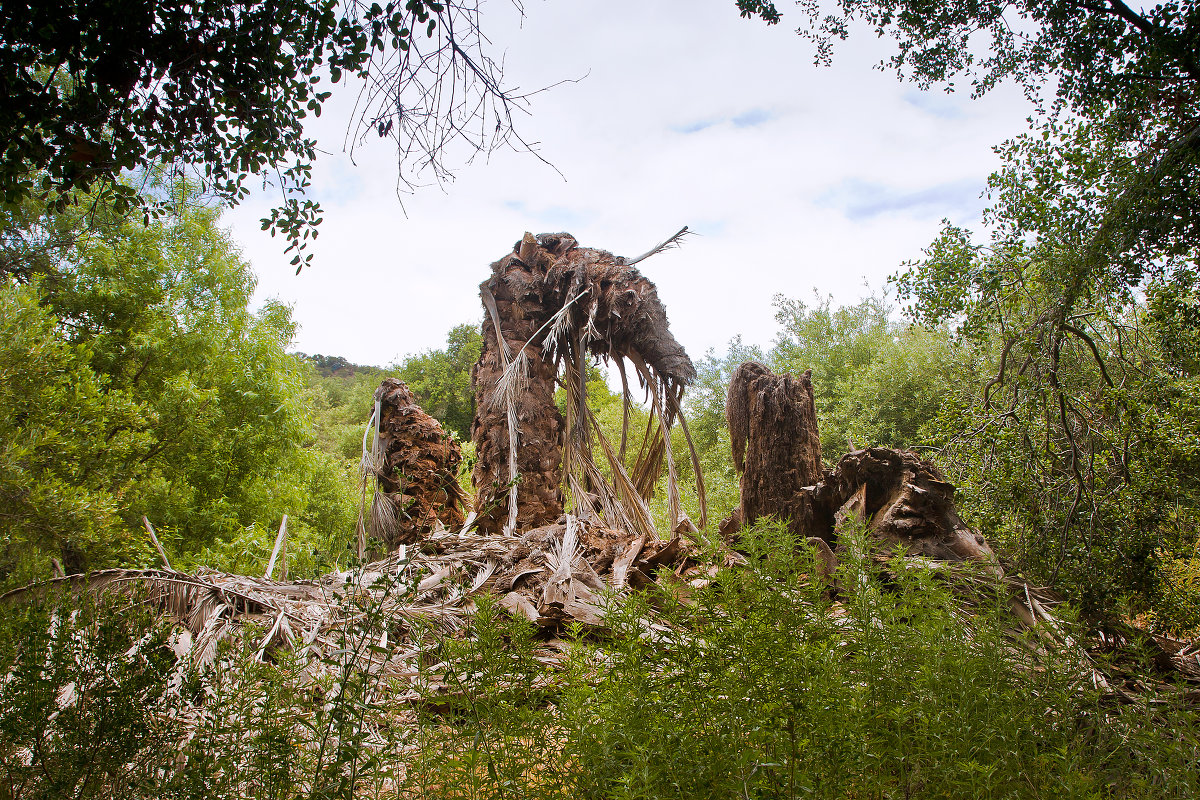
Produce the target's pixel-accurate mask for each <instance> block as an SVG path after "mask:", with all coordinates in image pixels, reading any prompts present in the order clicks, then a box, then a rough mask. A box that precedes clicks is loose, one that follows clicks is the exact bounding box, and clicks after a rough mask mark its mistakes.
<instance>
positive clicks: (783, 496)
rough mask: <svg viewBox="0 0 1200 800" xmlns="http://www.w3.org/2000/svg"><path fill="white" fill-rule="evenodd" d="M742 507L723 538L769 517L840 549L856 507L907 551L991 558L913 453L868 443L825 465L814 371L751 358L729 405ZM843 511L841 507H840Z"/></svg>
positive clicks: (945, 485) (738, 373)
mask: <svg viewBox="0 0 1200 800" xmlns="http://www.w3.org/2000/svg"><path fill="white" fill-rule="evenodd" d="M726 418H727V420H728V422H729V433H730V440H731V443H732V449H733V458H734V464H735V465H736V467H737V469H738V470H739V471H740V472H741V473H742V476H741V503H740V505H739V507H738V509H737V510H736V511H735V512H734V514H733V516H732V517H730V518H729V519H727V520H725V521H724V522H723V523H722V524H721V532H722V533H723V534H725V535H732V534H734V533H736V532H737V531H738V530H739V529H740V528H741V526H742V525H743V524H750V523H752V522H754V521H755V520H757V519H759V518H761V517H766V516H773V517H775V518H777V519H780V520H783V521H785V522H786V523H787V525H788V527H789V529H790V530H791V531H792V532H793V533H795V534H796V535H797V536H800V537H806V538H810V537H815V538H816V539H820V540H823V541H824V542H825V543H827V544H829V545H830V546H833V547H836V546H837V538H838V536H837V527H838V524H839V520H838V514H839V512H842V514H843V515H845V514H846V513H847V511H852V512H853V513H854V514H855V515H856V516H858V517H860V518H861V519H863V520H864V521H865V522H866V524H867V528H868V531H869V532H870V534H871V535H872V536H873V537H874V538H876V539H879V540H882V541H884V542H887V543H889V544H892V545H895V546H899V547H901V548H903V549H904V551H905V552H906V553H908V554H910V555H920V556H926V557H928V558H934V559H939V560H945V561H968V560H969V561H987V562H992V563H994V562H995V561H996V557H995V554H994V553H993V552H992V549H991V548H990V547H988V545H987V543H986V542H985V541H984V539H983V537H982V536H980V535H979V534H977V533H975V532H974V531H972V530H971V529H970V528H969V527H968V526H967V524H966V523H965V522H963V520H962V518H961V517H960V516H959V515H958V511H957V509H956V508H955V505H954V486H953V485H952V484H950V483H949V482H947V481H946V478H945V476H944V475H942V473H941V472H940V471H939V470H938V468H937V467H936V466H934V465H933V464H932V463H930V462H928V461H925V460H923V459H921V458H920V457H919V456H918V455H917V454H915V453H913V452H911V451H900V450H890V449H887V448H882V447H870V448H866V449H863V450H856V451H854V452H853V453H848V454H847V455H845V456H843V457H842V459H841V460H840V461H838V463H837V465H836V466H835V467H834V468H833V469H832V470H828V471H825V470H822V468H821V446H820V441H819V439H818V436H817V416H816V406H815V404H814V401H813V388H812V381H811V373H809V372H806V373H804V375H802V376H801V377H800V378H793V377H792V376H790V375H775V374H773V373H772V372H771V371H770V370H768V369H767V368H766V367H765V366H763V365H762V364H759V363H757V362H753V361H751V362H746V363H745V364H742V365H741V366H740V367H738V368H737V370H735V372H734V374H733V380H732V381H731V383H730V387H729V397H728V402H727V405H726ZM844 507H845V509H844Z"/></svg>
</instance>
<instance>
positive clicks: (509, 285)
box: [472, 229, 706, 538]
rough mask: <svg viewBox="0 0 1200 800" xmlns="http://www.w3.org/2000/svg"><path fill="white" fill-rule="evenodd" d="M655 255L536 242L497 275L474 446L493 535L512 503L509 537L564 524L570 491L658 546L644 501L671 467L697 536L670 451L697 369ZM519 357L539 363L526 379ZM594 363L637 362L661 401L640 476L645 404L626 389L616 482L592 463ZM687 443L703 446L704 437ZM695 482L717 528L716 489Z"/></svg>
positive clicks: (671, 242)
mask: <svg viewBox="0 0 1200 800" xmlns="http://www.w3.org/2000/svg"><path fill="white" fill-rule="evenodd" d="M684 233H686V229H684V230H683V231H680V232H679V233H677V234H676V235H675V236H672V237H671V238H669V239H668V240H667V241H665V242H663V243H662V244H661V245H659V246H658V247H656V248H655V249H654V250H652V251H651V253H649V254H647V256H648V255H651V254H653V253H654V252H660V251H661V250H663V249H666V248H668V247H672V246H675V245H676V244H677V243H678V241H679V240H680V238H681V237H682V236H683V234H684ZM645 257H646V256H642V257H640V258H638V259H633V260H630V259H621V258H617V257H616V256H613V255H612V254H611V253H607V252H604V251H602V250H593V249H588V248H581V247H578V246H577V244H576V241H575V238H574V237H572V236H570V235H569V234H561V233H559V234H543V235H541V236H538V237H534V236H532V235H530V234H526V235H525V236H524V237H522V239H521V241H519V242H518V243H517V244H516V245H515V246H514V248H513V252H512V253H510V254H509V255H508V256H506V257H504V258H502V259H501V260H499V261H497V262H496V263H495V264H493V265H492V277H491V279H490V280H488V281H487V282H486V283H485V284H484V285H483V287H482V295H483V299H484V306H485V307H486V309H487V312H488V316H489V318H490V322H491V324H490V325H487V324H485V326H484V345H483V351H482V353H481V355H480V360H479V362H478V364H477V365H476V368H475V372H474V387H475V392H476V421H475V426H474V430H473V437H472V438H473V440H474V441H475V444H476V452H477V454H478V459H479V460H478V463H477V467H476V474H475V478H476V480H475V485H476V489H477V493H478V498H477V502H476V510H477V511H479V513H480V517H481V525H482V526H483V527H484V529H485V530H486V529H492V530H495V529H498V527H499V526H500V524H501V523H500V510H501V509H503V508H505V507H507V510H508V516H507V520H506V521H505V522H504V527H505V529H506V530H508V531H509V532H514V531H516V530H519V529H522V528H529V527H537V526H538V525H542V524H546V523H549V522H552V521H553V520H555V519H557V517H558V516H559V514H561V513H562V509H563V501H564V496H563V488H564V487H565V489H566V491H567V492H569V493H570V495H571V499H572V503H573V505H574V508H575V511H576V513H577V514H580V515H587V514H593V513H599V514H602V515H603V516H604V518H605V519H607V520H609V521H610V523H612V524H621V525H630V526H631V527H630V528H629V529H630V530H637V531H641V532H643V533H644V534H645V535H646V536H648V537H651V538H654V537H655V533H654V529H653V524H652V521H651V520H650V516H649V513H648V511H645V508H646V503H645V501H646V500H647V499H648V498H649V497H650V496H651V495H652V493H653V490H654V485H655V483H656V482H657V480H658V478H659V476H660V475H661V474H662V471H663V467H664V464H665V465H666V472H667V481H668V489H667V492H668V497H669V499H670V506H671V516H672V525H673V527H675V528H677V529H679V530H686V531H689V532H694V531H695V530H696V528H695V525H693V524H692V523H691V521H690V520H688V519H687V517H686V515H685V514H684V513H683V510H682V504H681V501H680V493H679V488H678V474H677V469H676V465H675V463H674V460H673V455H672V454H671V452H670V433H671V429H672V425H673V423H674V422H675V420H676V419H677V417H678V415H679V413H680V400H681V398H682V393H683V389H684V387H685V386H686V385H687V384H688V383H690V382H691V381H692V380H693V379H694V378H695V374H696V373H695V368H694V366H693V365H692V362H691V359H689V358H688V356H687V353H686V352H684V350H683V348H682V347H681V346H680V345H679V343H678V342H677V341H676V340H675V338H674V337H673V336H672V335H671V332H670V329H669V327H668V324H667V315H666V310H665V309H664V308H663V305H662V303H661V302H660V301H659V299H658V295H657V291H656V290H655V287H654V284H653V283H651V282H650V281H648V280H646V278H645V277H644V276H642V275H641V273H639V272H638V271H637V270H636V269H634V268H633V266H632V264H633V263H635V262H636V261H640V260H642V258H645ZM585 298H586V304H585V303H584V302H583V301H584V299H585ZM511 352H517V353H518V355H517V358H518V359H520V358H521V357H522V355H523V354H525V355H526V357H527V359H528V364H527V365H521V366H520V367H519V369H520V370H521V372H520V373H518V372H517V369H518V368H517V367H514V366H513V364H512V363H510V361H511V359H510V358H509V357H508V356H506V353H511ZM593 358H603V359H605V360H607V361H616V362H617V365H618V369H619V370H620V372H621V374H622V378H623V379H624V375H625V372H624V361H625V360H629V362H630V363H631V364H633V365H634V369H635V372H636V374H637V375H638V378H639V380H640V381H641V384H642V386H643V388H645V389H646V392H647V398H648V399H649V400H651V407H650V423H649V426H648V429H647V435H646V437H644V440H643V444H642V447H641V450H640V452H639V454H638V456H637V458H636V459H635V460H634V463H633V465H632V466H627V465H626V463H625V447H626V442H627V440H628V420H629V405H630V404H632V398H631V397H630V394H629V391H628V386H627V385H626V390H625V391H624V392H623V402H624V403H625V404H626V405H625V409H624V414H623V419H624V422H623V431H622V436H621V443H620V446H619V448H617V449H615V450H614V448H612V447H611V444H610V443H608V442H602V443H601V448H602V450H603V452H604V458H603V463H604V465H605V470H606V471H607V474H606V471H605V470H601V469H599V468H598V467H597V465H596V461H595V457H594V453H593V448H594V446H595V445H596V444H597V443H598V442H599V440H601V439H604V434H603V432H602V431H601V430H600V429H599V426H597V425H595V424H594V421H593V420H590V418H589V414H588V412H587V386H586V383H587V368H588V364H589V363H590V362H591V361H592V359H593ZM517 374H527V375H528V381H527V382H526V381H516V380H515V377H514V376H515V375H517ZM556 380H557V381H558V382H559V383H561V385H562V386H563V387H564V388H565V390H566V395H567V403H566V413H565V416H564V414H562V413H560V412H559V411H558V409H557V408H556V407H555V406H554V402H553V388H554V383H555V381H556ZM502 410H503V411H502ZM685 438H686V439H687V440H688V444H689V447H691V441H690V439H691V437H690V436H686V437H685ZM514 450H515V451H516V453H515V455H514ZM691 450H692V456H693V458H692V460H693V464H694V465H697V466H698V459H697V458H696V456H695V451H694V447H691ZM695 472H696V477H697V493H698V496H699V497H700V502H701V509H702V510H701V517H702V521H701V524H704V521H705V517H706V512H705V510H704V505H705V503H704V490H703V479H702V477H701V475H700V471H699V469H696V471H695ZM631 476H632V477H631ZM631 489H632V491H631ZM518 491H519V492H520V500H519V501H518V500H517V499H516V498H517V492H518ZM631 495H633V496H638V497H639V499H638V500H637V501H634V500H633V498H632V496H631ZM505 501H507V502H505Z"/></svg>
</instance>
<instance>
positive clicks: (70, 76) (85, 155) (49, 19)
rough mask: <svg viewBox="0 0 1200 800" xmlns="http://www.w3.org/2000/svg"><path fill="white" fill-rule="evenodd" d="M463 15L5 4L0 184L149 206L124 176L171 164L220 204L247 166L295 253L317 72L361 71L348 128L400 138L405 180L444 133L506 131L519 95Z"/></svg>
mask: <svg viewBox="0 0 1200 800" xmlns="http://www.w3.org/2000/svg"><path fill="white" fill-rule="evenodd" d="M477 13H478V9H477V7H475V6H473V5H471V4H469V3H459V2H455V0H447V2H438V0H406V1H405V2H402V3H401V2H389V3H386V4H380V3H374V2H372V3H369V4H368V3H365V2H361V1H360V0H355V1H354V2H350V3H338V2H335V1H334V0H317V2H308V0H282V2H261V1H260V0H246V1H245V2H236V3H227V2H221V1H219V0H217V1H212V0H205V1H204V2H200V3H184V2H178V1H177V0H134V1H133V2H123V1H121V2H118V0H99V2H82V1H81V0H70V1H68V2H64V3H32V4H26V3H5V4H4V5H3V7H2V10H0V45H2V46H0V95H3V96H4V97H5V103H4V104H3V108H0V140H2V141H3V142H4V144H3V164H2V165H0V198H3V199H4V200H5V201H6V202H15V201H19V200H21V199H23V198H28V197H33V196H37V197H40V198H43V199H45V200H47V201H49V202H53V203H56V204H57V205H58V206H59V207H62V206H63V205H64V204H66V203H68V202H70V201H71V199H72V197H73V194H72V192H73V191H74V190H76V189H78V190H82V191H85V192H86V191H89V190H93V189H95V190H100V191H102V192H104V193H107V194H108V195H110V196H111V198H112V200H113V201H114V202H115V203H116V205H117V209H118V210H119V211H120V210H124V209H127V208H130V207H134V206H140V207H142V208H143V210H145V211H146V212H147V213H150V212H154V213H161V212H162V211H163V209H162V206H161V204H159V203H155V202H153V197H151V196H149V195H147V194H145V193H143V192H140V191H139V189H138V187H137V186H135V185H133V184H131V183H129V182H127V181H122V180H121V179H120V178H121V176H122V175H123V174H128V173H129V172H130V171H132V170H138V169H142V168H150V167H154V166H155V165H160V164H172V165H175V166H176V167H177V168H179V169H183V170H187V171H188V172H189V173H190V177H191V178H192V179H193V180H198V181H200V182H201V184H202V185H203V187H204V189H205V190H206V191H207V192H209V193H211V194H212V195H213V196H215V197H216V198H218V199H220V200H222V201H225V202H237V201H238V200H240V199H242V198H243V197H245V196H246V194H248V192H249V190H250V186H249V183H250V180H251V179H252V178H261V179H263V180H264V181H271V182H274V183H275V184H277V188H278V190H279V191H280V192H281V198H282V201H281V204H280V205H279V207H277V208H276V209H274V210H273V211H272V212H271V216H270V217H268V218H267V219H265V220H264V221H263V223H264V224H263V227H264V228H271V229H272V233H274V232H275V231H279V232H281V233H283V234H285V235H286V236H287V237H288V239H289V242H290V245H289V248H288V249H289V250H295V251H296V253H295V256H294V258H293V264H295V265H297V267H298V268H299V267H301V266H303V265H304V264H306V263H308V261H309V259H310V255H304V254H302V253H301V252H300V251H302V250H303V249H304V247H305V243H306V240H307V239H308V238H309V234H315V227H314V226H315V225H316V224H318V223H319V222H320V219H321V218H320V213H321V212H320V207H319V205H318V204H316V203H315V202H314V201H312V200H311V199H308V198H306V197H305V189H306V187H307V186H308V183H309V177H310V174H311V168H312V161H313V159H314V158H315V156H316V143H315V142H314V140H313V139H312V138H311V137H310V136H308V135H306V134H305V132H304V129H303V123H304V120H305V118H306V117H307V116H308V115H309V114H315V115H320V113H321V110H322V107H323V105H324V103H325V101H326V100H327V99H328V98H329V96H330V93H331V90H329V89H327V88H323V86H322V84H330V83H332V84H336V83H338V82H339V81H343V80H344V77H357V78H359V79H361V80H363V81H364V82H365V83H364V87H365V88H364V90H363V96H362V98H361V100H362V102H361V103H360V106H359V109H358V111H359V116H358V117H357V119H356V120H354V121H352V124H351V127H352V128H353V127H357V129H358V133H359V134H360V135H361V134H365V133H367V132H374V133H376V134H377V135H379V136H381V137H390V138H392V139H393V140H394V141H395V142H396V143H397V146H398V147H399V149H400V153H401V158H400V164H401V170H402V172H401V176H400V177H401V180H407V179H408V178H406V177H405V176H406V175H407V176H410V177H411V175H413V174H415V171H416V170H420V169H426V168H428V169H432V170H433V171H434V172H435V173H436V174H437V175H438V176H439V177H441V176H442V175H444V174H445V169H444V167H443V166H442V165H441V153H442V150H443V148H444V147H445V146H446V145H447V143H448V142H450V141H454V140H462V141H466V142H468V143H469V144H470V145H471V146H473V147H474V148H476V149H487V148H491V147H495V146H500V145H504V144H508V143H511V142H513V141H514V138H513V137H514V133H513V130H512V126H511V121H512V120H511V116H510V111H511V110H512V106H513V104H519V103H521V102H522V100H523V98H522V97H521V96H519V95H515V94H510V93H508V92H507V90H505V89H504V88H502V86H501V84H500V80H501V77H502V75H501V70H500V68H499V67H498V65H497V64H496V63H495V62H493V61H492V60H491V59H490V57H489V56H488V55H487V53H486V52H484V49H483V47H482V44H483V41H484V40H483V39H482V37H481V35H480V33H479V29H478V24H477ZM442 82H448V83H453V84H454V87H453V90H452V91H447V92H444V93H443V92H441V91H440V85H441V83H442ZM471 120H475V121H477V122H478V123H479V125H478V126H474V127H470V128H468V127H467V125H466V123H467V122H469V121H471ZM473 131H474V132H473ZM480 131H482V133H480ZM409 170H411V171H409Z"/></svg>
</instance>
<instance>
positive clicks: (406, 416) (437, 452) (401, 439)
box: [371, 378, 466, 552]
mask: <svg viewBox="0 0 1200 800" xmlns="http://www.w3.org/2000/svg"><path fill="white" fill-rule="evenodd" d="M375 399H376V400H377V401H379V422H378V424H379V442H378V447H377V452H376V454H375V456H376V459H377V463H376V465H375V474H376V480H377V481H378V490H379V491H378V492H377V493H376V495H375V502H374V504H373V506H372V514H371V519H372V533H373V534H374V535H375V536H376V537H378V538H379V539H381V540H382V541H383V543H384V545H385V546H386V547H387V550H388V552H392V551H394V550H395V549H396V548H397V547H399V546H400V545H401V544H409V543H412V542H416V541H419V540H420V539H421V538H422V537H423V536H424V535H425V534H427V533H428V532H430V531H431V530H433V529H434V528H435V527H437V525H438V524H439V523H440V524H442V525H443V526H445V527H447V528H458V527H461V526H462V524H463V521H464V519H463V511H462V509H463V506H464V504H465V502H466V496H465V494H464V493H463V491H462V488H461V487H460V486H459V485H458V465H459V463H461V461H462V449H461V448H460V447H459V446H458V443H457V442H455V441H454V440H453V439H452V438H451V437H450V435H449V434H448V433H446V431H445V430H444V429H443V428H442V426H441V423H439V422H438V421H437V420H436V419H434V418H433V417H431V416H429V415H428V414H426V413H425V412H424V411H423V410H422V409H421V407H420V406H419V405H417V398H416V396H415V395H414V394H413V393H412V391H411V390H410V389H409V388H408V385H407V384H405V383H404V382H403V381H400V380H397V379H396V378H388V379H386V380H385V381H384V382H383V383H382V384H380V386H379V388H378V389H376V390H375Z"/></svg>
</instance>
